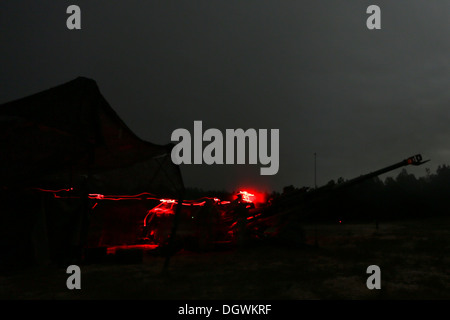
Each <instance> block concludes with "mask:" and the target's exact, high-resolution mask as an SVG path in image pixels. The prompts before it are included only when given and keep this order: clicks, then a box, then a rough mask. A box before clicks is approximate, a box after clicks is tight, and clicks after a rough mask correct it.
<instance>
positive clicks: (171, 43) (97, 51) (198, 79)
mask: <svg viewBox="0 0 450 320" xmlns="http://www.w3.org/2000/svg"><path fill="white" fill-rule="evenodd" d="M71 4H77V5H79V6H80V8H81V25H82V30H79V31H69V30H68V29H67V28H66V19H67V17H68V15H67V14H66V8H67V7H68V6H69V5H71ZM371 4H377V5H378V6H380V8H381V27H382V29H381V30H375V31H371V30H368V29H367V28H366V19H367V17H368V14H366V9H367V7H368V6H369V5H371ZM0 30H1V31H0V37H1V38H0V43H1V51H0V61H1V72H0V103H3V102H7V101H9V100H13V99H16V98H20V97H22V96H25V95H29V94H32V93H35V92H38V91H41V90H44V89H47V88H50V87H53V86H56V85H58V84H61V83H64V82H67V81H69V80H72V79H74V78H76V77H77V76H85V77H89V78H92V79H94V80H96V81H97V84H98V86H99V87H100V90H101V92H102V93H103V95H104V96H105V98H106V99H107V100H108V101H109V103H110V104H111V106H112V107H113V108H114V109H115V110H116V112H117V113H118V114H119V115H120V116H121V117H122V119H123V120H124V121H125V122H126V123H127V124H128V126H129V127H130V128H131V129H132V130H133V131H134V132H135V133H136V134H137V135H138V136H139V137H141V138H143V139H145V140H148V141H151V142H154V143H159V144H166V143H169V142H170V135H171V133H172V131H174V130H175V129H177V128H186V129H189V130H190V131H192V130H193V129H192V128H193V121H194V120H202V121H203V126H204V128H205V129H206V128H218V129H221V130H225V129H226V128H230V129H232V128H243V129H247V128H256V129H258V128H265V129H271V128H276V129H279V130H280V170H279V172H278V174H277V175H275V176H263V177H262V176H260V175H259V167H260V165H252V166H244V165H229V166H225V165H222V166H220V165H213V166H207V165H191V166H188V165H183V166H182V172H183V176H184V179H185V183H186V185H187V186H197V187H202V188H214V189H225V188H227V189H230V190H233V189H236V188H238V187H240V186H243V185H245V184H249V185H253V186H260V187H261V188H263V189H266V190H274V189H275V190H280V189H281V188H282V187H283V186H285V185H290V184H294V185H295V186H313V184H314V156H313V154H314V152H316V153H317V182H318V184H319V185H322V184H325V183H327V182H328V181H329V180H331V179H337V178H339V177H340V176H342V177H344V178H352V177H355V176H359V175H360V174H362V173H365V172H368V171H372V170H375V169H378V168H381V167H384V166H386V165H390V164H392V163H395V162H397V161H400V160H403V159H404V158H406V157H408V156H410V155H413V154H416V153H422V154H423V155H424V157H426V158H431V159H432V162H430V163H429V164H427V165H426V166H425V167H420V168H417V169H415V170H412V169H411V170H409V171H410V172H413V173H414V174H416V175H417V176H421V175H424V174H425V168H426V167H428V168H430V169H431V170H432V172H434V170H435V169H436V167H437V166H438V165H439V164H444V163H445V164H449V163H450V144H449V143H450V126H449V124H450V90H449V87H450V86H449V85H450V2H449V1H443V0H427V1H425V0H408V1H394V0H390V1H381V0H376V1H364V0H341V1H337V0H336V1H334V0H321V1H311V0H309V1H300V0H298V1H295V0H290V1H285V0H251V1H250V0H239V1H237V0H227V1H211V0H207V1H206V0H204V1H194V0H185V1H156V0H146V1H142V0H139V1H137V0H134V1H131V0H116V1H110V0H108V1H106V0H96V1H82V0H75V1H54V0H53V1H47V0H45V1H20V0H17V1H1V2H0ZM396 174H398V171H396V172H393V173H391V174H390V175H391V176H395V175H396ZM382 178H383V177H382Z"/></svg>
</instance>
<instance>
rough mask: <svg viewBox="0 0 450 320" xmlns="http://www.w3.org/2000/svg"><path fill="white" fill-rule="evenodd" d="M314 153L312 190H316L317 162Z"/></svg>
mask: <svg viewBox="0 0 450 320" xmlns="http://www.w3.org/2000/svg"><path fill="white" fill-rule="evenodd" d="M316 156H317V155H316V153H315V152H314V188H315V189H317V160H316Z"/></svg>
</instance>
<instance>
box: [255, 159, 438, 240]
mask: <svg viewBox="0 0 450 320" xmlns="http://www.w3.org/2000/svg"><path fill="white" fill-rule="evenodd" d="M428 161H430V160H425V161H423V160H422V156H421V155H420V154H417V155H414V156H412V157H409V158H407V159H405V160H402V161H400V162H398V163H395V164H393V165H390V166H387V167H384V168H382V169H379V170H376V171H373V172H370V173H367V174H364V175H361V176H359V177H356V178H353V179H351V180H348V181H345V182H342V183H337V184H328V185H325V186H322V187H319V188H315V189H308V188H302V189H296V190H293V191H290V192H285V193H283V194H282V195H280V196H279V197H277V198H275V199H273V200H272V201H271V203H270V204H269V205H267V206H266V207H262V208H259V209H256V210H253V211H252V212H251V215H250V216H249V218H248V220H249V222H248V225H247V227H248V229H249V231H251V232H252V233H254V234H255V233H256V234H260V235H261V234H262V233H266V234H267V230H269V229H271V230H274V229H276V231H274V233H278V232H279V230H280V228H282V227H283V226H285V225H288V224H292V223H293V222H294V221H295V222H298V220H299V219H301V218H305V217H306V216H307V215H308V214H309V213H310V212H311V210H310V209H311V207H312V206H313V204H314V203H317V202H319V201H320V200H321V199H324V198H326V197H328V196H330V195H332V194H335V193H336V192H338V191H340V190H344V189H346V188H349V187H351V186H355V185H357V184H360V183H362V182H364V181H367V180H370V179H372V178H375V177H377V176H379V175H382V174H384V173H387V172H390V171H393V170H395V169H398V168H401V167H405V166H409V165H412V166H419V165H422V164H424V163H426V162H428Z"/></svg>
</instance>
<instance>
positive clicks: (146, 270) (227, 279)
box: [0, 218, 450, 300]
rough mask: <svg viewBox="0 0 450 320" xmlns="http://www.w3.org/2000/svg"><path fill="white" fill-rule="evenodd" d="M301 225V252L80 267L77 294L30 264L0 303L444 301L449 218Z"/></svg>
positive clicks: (449, 284) (2, 281)
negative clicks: (375, 285)
mask: <svg viewBox="0 0 450 320" xmlns="http://www.w3.org/2000/svg"><path fill="white" fill-rule="evenodd" d="M304 229H305V233H306V238H307V243H308V244H309V246H307V247H305V248H287V247H284V246H280V245H273V244H272V245H269V244H264V245H254V246H251V247H248V248H243V249H240V250H236V249H235V250H228V251H222V252H209V253H195V252H189V251H181V252H179V253H177V254H176V255H175V256H173V257H172V259H171V260H170V266H169V273H168V274H164V275H163V274H162V269H163V264H164V258H162V257H156V256H152V255H149V254H144V258H143V262H142V263H137V264H110V263H108V264H105V263H103V264H89V265H81V266H80V267H81V290H68V289H67V287H66V279H67V277H68V276H69V275H67V274H66V270H65V268H56V267H39V268H38V267H34V268H29V269H27V270H21V271H17V272H14V273H10V274H7V275H3V276H1V277H0V298H1V299H164V300H165V299H181V300H197V299H235V300H240V299H283V300H284V299H295V300H298V299H302V300H303V299H307V300H309V299H450V257H449V252H450V218H432V219H425V220H408V221H397V222H389V223H387V222H386V223H383V222H381V223H380V225H379V228H378V229H376V228H375V224H345V223H344V224H335V225H317V226H316V225H307V226H305V227H304ZM316 241H317V243H318V247H316V246H314V243H315V242H316ZM369 265H378V266H379V267H380V269H381V289H380V290H376V289H374V290H369V289H368V288H367V286H366V280H367V278H368V276H369V274H367V273H366V269H367V267H368V266H369Z"/></svg>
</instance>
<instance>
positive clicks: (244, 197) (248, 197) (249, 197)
mask: <svg viewBox="0 0 450 320" xmlns="http://www.w3.org/2000/svg"><path fill="white" fill-rule="evenodd" d="M239 194H241V195H242V200H243V201H245V202H253V198H254V197H255V195H254V194H252V193H249V192H247V191H239Z"/></svg>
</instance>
